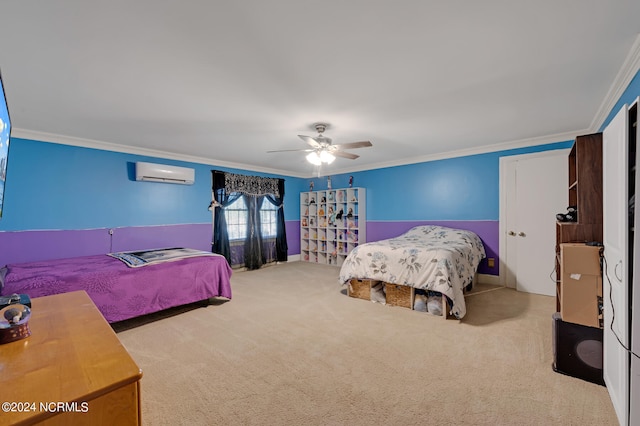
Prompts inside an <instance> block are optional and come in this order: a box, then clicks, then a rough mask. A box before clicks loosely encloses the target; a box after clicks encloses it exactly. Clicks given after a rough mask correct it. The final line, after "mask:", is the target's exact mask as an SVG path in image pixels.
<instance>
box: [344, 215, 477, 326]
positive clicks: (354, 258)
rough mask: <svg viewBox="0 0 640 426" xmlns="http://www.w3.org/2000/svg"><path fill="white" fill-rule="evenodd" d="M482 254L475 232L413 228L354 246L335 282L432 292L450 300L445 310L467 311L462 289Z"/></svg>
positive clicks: (471, 276) (461, 313) (435, 227)
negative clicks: (369, 281)
mask: <svg viewBox="0 0 640 426" xmlns="http://www.w3.org/2000/svg"><path fill="white" fill-rule="evenodd" d="M485 256H486V254H485V250H484V245H483V244H482V240H480V237H478V236H477V235H476V234H475V233H473V232H471V231H465V230H462V229H452V228H446V227H443V226H417V227H415V228H412V229H410V230H409V231H407V232H405V233H404V234H402V235H400V236H399V237H396V238H391V239H388V240H382V241H376V242H372V243H366V244H361V245H359V246H357V247H356V248H355V249H354V250H353V251H351V253H349V256H347V258H346V260H345V262H344V263H343V264H342V268H341V270H340V278H339V280H340V283H341V284H346V283H348V282H349V280H351V279H354V278H355V279H372V280H379V281H384V282H388V283H393V284H401V285H407V286H410V287H415V288H419V289H425V290H432V291H437V292H440V293H442V294H444V295H446V296H447V297H448V298H449V299H450V300H451V301H452V302H453V306H452V307H451V314H452V315H455V316H456V317H457V318H462V317H464V315H465V314H466V312H467V309H466V305H465V302H464V296H463V289H464V288H465V287H466V286H467V285H468V284H470V283H471V282H472V280H473V277H474V274H475V272H476V270H477V269H478V265H479V264H480V261H481V260H482V259H484V258H485Z"/></svg>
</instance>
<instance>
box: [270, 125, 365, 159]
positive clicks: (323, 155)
mask: <svg viewBox="0 0 640 426" xmlns="http://www.w3.org/2000/svg"><path fill="white" fill-rule="evenodd" d="M313 127H314V128H315V129H316V131H317V132H318V136H316V137H312V136H305V135H298V137H299V138H300V139H302V140H303V141H305V142H306V143H307V144H308V145H309V146H310V147H311V148H307V149H282V150H278V151H267V152H268V153H271V152H286V151H303V152H308V153H309V154H308V155H307V157H306V158H307V161H308V162H310V163H311V164H314V165H316V166H319V165H321V164H322V163H326V164H331V163H332V162H333V160H335V159H336V157H342V158H348V159H350V160H355V159H356V158H358V157H359V155H356V154H352V153H350V152H345V151H343V150H345V149H354V148H366V147H369V146H373V145H372V144H371V142H369V141H361V142H350V143H343V144H340V145H333V144H332V143H331V138H328V137H326V136H324V135H323V133H324V131H325V130H326V129H327V127H329V124H327V123H315V124H314V125H313Z"/></svg>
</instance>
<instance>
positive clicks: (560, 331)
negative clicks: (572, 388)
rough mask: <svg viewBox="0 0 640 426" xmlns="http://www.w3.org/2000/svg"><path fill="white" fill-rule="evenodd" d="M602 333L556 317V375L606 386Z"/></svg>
mask: <svg viewBox="0 0 640 426" xmlns="http://www.w3.org/2000/svg"><path fill="white" fill-rule="evenodd" d="M602 352H603V351H602V329H601V328H595V327H587V326H584V325H581V324H573V323H570V322H564V321H562V319H561V317H560V313H559V312H556V313H555V314H553V371H555V372H558V373H562V374H566V375H568V376H572V377H577V378H578V379H582V380H587V381H589V382H592V383H596V384H598V385H603V386H604V379H603V378H602Z"/></svg>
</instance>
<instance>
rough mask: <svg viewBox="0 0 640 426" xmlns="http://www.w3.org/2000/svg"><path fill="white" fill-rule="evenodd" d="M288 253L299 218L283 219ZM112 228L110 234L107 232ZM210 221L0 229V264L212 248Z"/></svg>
mask: <svg viewBox="0 0 640 426" xmlns="http://www.w3.org/2000/svg"><path fill="white" fill-rule="evenodd" d="M286 225H287V244H288V246H289V254H299V253H300V222H299V221H291V222H286ZM109 231H112V235H110V234H109ZM212 235H213V228H212V226H211V224H210V223H196V224H185V225H161V226H131V227H122V228H98V229H79V230H45V231H6V232H0V267H2V266H4V265H6V264H10V263H24V262H36V261H40V260H50V259H64V258H68V257H77V256H91V255H95V254H104V253H111V252H117V251H131V250H145V249H153V248H162V247H189V248H193V249H197V250H205V251H209V250H211V238H212Z"/></svg>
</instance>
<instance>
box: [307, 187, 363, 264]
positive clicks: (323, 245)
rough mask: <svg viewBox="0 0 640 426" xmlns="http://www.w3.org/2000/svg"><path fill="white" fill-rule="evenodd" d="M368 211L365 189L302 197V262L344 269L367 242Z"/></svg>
mask: <svg viewBox="0 0 640 426" xmlns="http://www.w3.org/2000/svg"><path fill="white" fill-rule="evenodd" d="M365 209H366V192H365V190H364V188H340V189H328V190H325V191H309V192H302V193H300V256H301V260H302V261H306V262H315V263H322V264H327V265H335V266H341V265H342V263H343V262H344V260H345V259H346V257H347V255H348V254H349V253H350V252H351V250H353V249H354V248H355V247H357V246H358V244H360V243H364V242H366V241H367V235H366V219H365V217H366V215H365Z"/></svg>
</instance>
